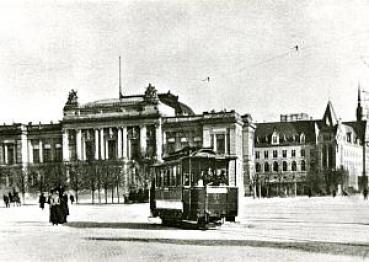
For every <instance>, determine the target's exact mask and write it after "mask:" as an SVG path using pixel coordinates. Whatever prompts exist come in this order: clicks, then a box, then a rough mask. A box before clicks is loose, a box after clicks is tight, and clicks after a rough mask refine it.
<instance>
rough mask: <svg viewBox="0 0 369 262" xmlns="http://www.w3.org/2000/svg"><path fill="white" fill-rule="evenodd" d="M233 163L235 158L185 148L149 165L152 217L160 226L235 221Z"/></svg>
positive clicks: (204, 150)
mask: <svg viewBox="0 0 369 262" xmlns="http://www.w3.org/2000/svg"><path fill="white" fill-rule="evenodd" d="M236 160H237V157H236V156H229V155H217V154H216V153H215V152H214V151H212V150H211V149H206V148H201V149H193V148H186V149H183V150H180V151H178V152H176V153H174V154H172V155H170V156H169V157H167V158H165V159H164V163H162V164H157V165H154V166H152V170H151V174H152V184H151V194H150V209H151V213H152V215H153V216H154V217H160V218H161V219H162V222H163V224H174V223H178V222H180V223H186V222H187V223H191V224H197V225H210V224H220V223H222V222H223V221H224V220H228V221H235V218H236V216H237V213H238V188H237V185H236V169H235V167H236ZM230 167H231V168H230ZM232 167H233V168H232ZM230 171H231V172H230Z"/></svg>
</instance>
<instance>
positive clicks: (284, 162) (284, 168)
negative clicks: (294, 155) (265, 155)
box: [283, 161, 288, 171]
mask: <svg viewBox="0 0 369 262" xmlns="http://www.w3.org/2000/svg"><path fill="white" fill-rule="evenodd" d="M287 170H288V168H287V162H286V161H283V171H287Z"/></svg>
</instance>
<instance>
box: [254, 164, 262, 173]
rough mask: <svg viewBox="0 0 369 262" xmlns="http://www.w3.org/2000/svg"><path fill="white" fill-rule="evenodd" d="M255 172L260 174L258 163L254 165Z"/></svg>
mask: <svg viewBox="0 0 369 262" xmlns="http://www.w3.org/2000/svg"><path fill="white" fill-rule="evenodd" d="M255 170H256V172H260V171H261V166H260V164H259V163H256V164H255Z"/></svg>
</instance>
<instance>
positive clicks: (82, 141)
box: [81, 130, 88, 161]
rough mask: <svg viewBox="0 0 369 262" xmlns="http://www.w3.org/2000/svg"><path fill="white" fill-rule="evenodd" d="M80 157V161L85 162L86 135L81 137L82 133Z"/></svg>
mask: <svg viewBox="0 0 369 262" xmlns="http://www.w3.org/2000/svg"><path fill="white" fill-rule="evenodd" d="M86 131H87V132H88V130H85V132H86ZM81 157H82V160H84V161H85V160H86V134H85V135H83V133H82V132H81Z"/></svg>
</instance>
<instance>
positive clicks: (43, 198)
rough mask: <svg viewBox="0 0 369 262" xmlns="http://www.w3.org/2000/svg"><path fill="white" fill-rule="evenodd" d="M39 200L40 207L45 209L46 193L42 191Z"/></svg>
mask: <svg viewBox="0 0 369 262" xmlns="http://www.w3.org/2000/svg"><path fill="white" fill-rule="evenodd" d="M38 202H39V203H40V208H41V209H42V210H44V208H45V203H46V197H45V196H44V193H41V195H40V197H39V199H38Z"/></svg>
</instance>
